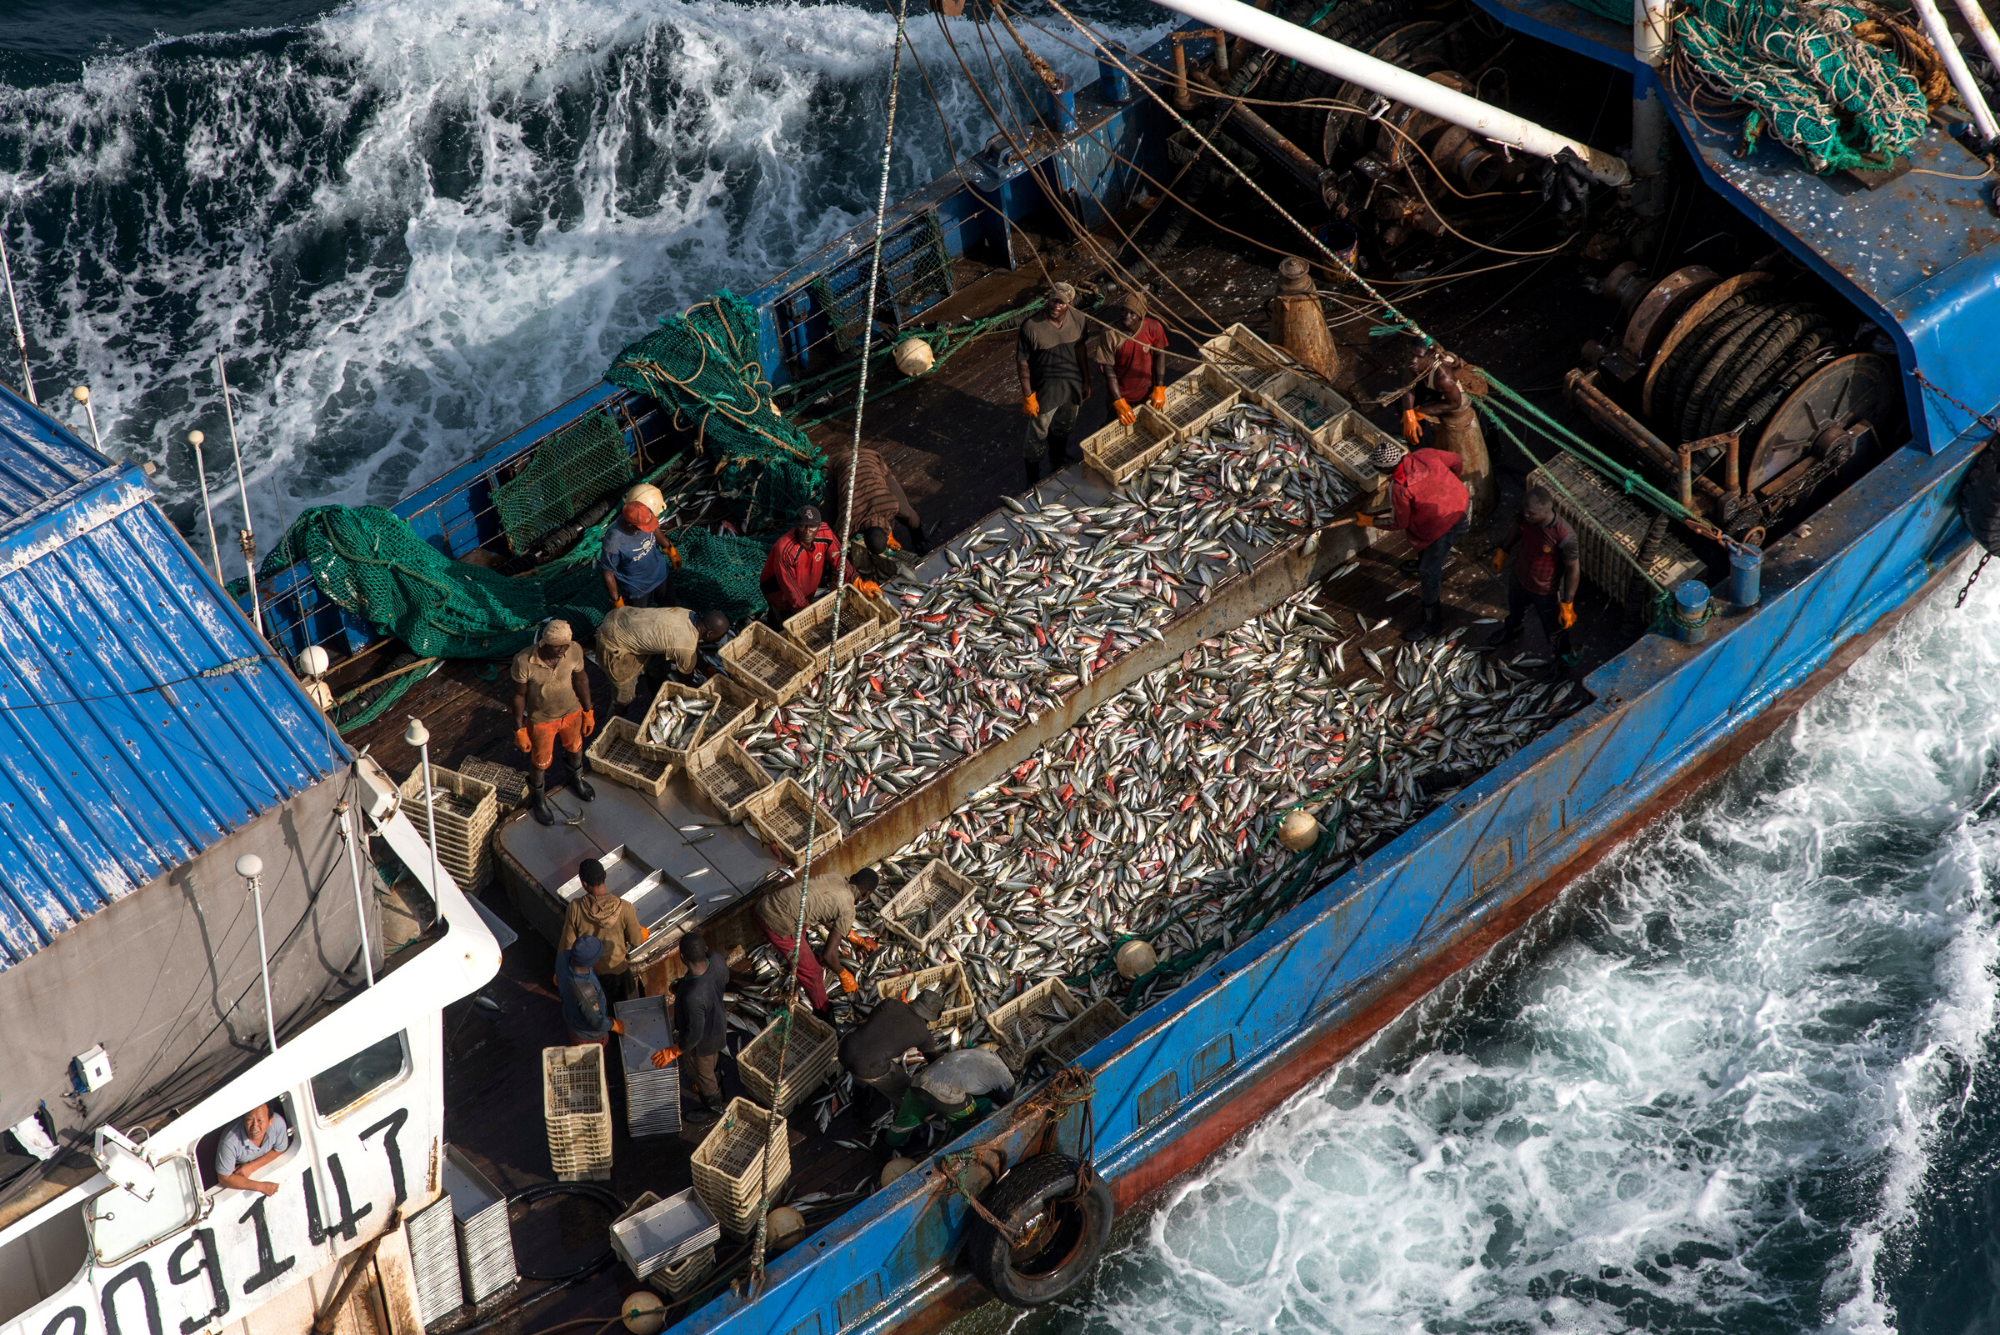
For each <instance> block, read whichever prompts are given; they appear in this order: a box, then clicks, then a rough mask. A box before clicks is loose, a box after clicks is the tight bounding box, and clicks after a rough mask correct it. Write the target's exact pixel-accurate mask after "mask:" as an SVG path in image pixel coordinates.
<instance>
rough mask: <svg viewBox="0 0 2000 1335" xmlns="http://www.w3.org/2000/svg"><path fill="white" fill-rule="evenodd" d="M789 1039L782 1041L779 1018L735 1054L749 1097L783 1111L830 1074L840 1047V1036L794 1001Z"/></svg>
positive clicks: (781, 1021) (815, 1087)
mask: <svg viewBox="0 0 2000 1335" xmlns="http://www.w3.org/2000/svg"><path fill="white" fill-rule="evenodd" d="M789 1023H790V1026H791V1035H792V1036H791V1041H790V1042H789V1043H787V1042H786V1041H785V1027H786V1024H787V1021H786V1019H785V1017H783V1016H780V1017H779V1018H777V1019H775V1020H773V1021H771V1023H770V1024H768V1025H766V1026H765V1027H764V1032H763V1033H761V1034H759V1035H757V1037H755V1038H753V1039H751V1040H750V1041H749V1042H748V1043H745V1044H744V1045H743V1050H742V1051H741V1052H739V1053H737V1054H736V1074H737V1075H738V1076H739V1077H741V1079H742V1081H743V1088H745V1089H746V1090H748V1091H750V1097H751V1098H754V1099H756V1100H757V1101H758V1102H759V1103H761V1104H763V1105H764V1106H765V1107H767V1108H776V1109H777V1110H778V1111H779V1112H780V1113H788V1112H790V1111H791V1110H792V1109H793V1108H794V1107H796V1106H797V1105H798V1102H799V1100H800V1099H802V1098H804V1097H805V1096H806V1095H808V1094H810V1093H812V1092H813V1091H814V1090H815V1089H818V1088H819V1087H820V1085H822V1084H823V1083H825V1081H826V1078H827V1077H828V1076H830V1075H832V1074H833V1063H834V1058H835V1057H836V1056H837V1055H838V1054H839V1052H840V1035H838V1034H836V1033H835V1032H834V1031H833V1026H832V1025H830V1024H828V1023H826V1022H825V1021H824V1020H822V1019H820V1018H819V1017H818V1016H816V1015H814V1014H813V1013H812V1012H811V1011H809V1010H807V1009H806V1008H805V1007H804V1006H799V1005H794V1006H793V1007H792V1012H791V1018H790V1021H789ZM781 1047H782V1048H783V1049H784V1055H785V1075H784V1078H783V1079H782V1080H780V1079H779V1078H778V1050H779V1049H780V1048H781Z"/></svg>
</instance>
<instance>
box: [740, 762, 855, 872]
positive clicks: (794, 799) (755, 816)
mask: <svg viewBox="0 0 2000 1335" xmlns="http://www.w3.org/2000/svg"><path fill="white" fill-rule="evenodd" d="M814 808H815V803H814V802H813V800H812V797H811V795H810V794H808V793H807V792H806V790H805V789H803V788H801V787H799V785H798V782H797V780H794V779H790V778H785V779H780V780H778V781H777V782H776V783H774V784H772V785H771V786H770V787H769V788H766V789H764V790H763V791H762V792H759V793H757V794H755V795H753V796H752V797H751V798H750V800H749V801H748V802H746V803H744V806H743V814H744V815H745V816H746V817H747V818H748V819H749V821H750V828H751V829H753V830H755V831H756V832H757V837H758V838H759V839H762V840H763V841H764V842H765V843H767V844H769V845H771V847H772V848H774V849H776V850H777V852H778V854H779V856H781V857H782V858H784V859H785V861H787V862H789V863H791V864H792V865H793V866H794V867H800V866H804V865H805V861H806V857H807V849H806V829H807V826H808V824H810V825H811V828H812V850H811V853H812V856H814V857H817V856H818V855H820V854H821V853H824V852H826V851H827V850H828V849H830V848H832V847H833V846H834V845H835V844H837V843H839V842H840V841H841V840H842V839H845V838H846V837H847V832H846V831H845V830H843V829H841V828H840V818H839V817H838V816H835V815H834V814H833V812H831V811H829V810H828V809H827V807H826V804H825V803H823V802H822V803H819V804H817V812H815V809H814Z"/></svg>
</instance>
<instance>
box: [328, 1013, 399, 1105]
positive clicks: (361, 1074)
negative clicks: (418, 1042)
mask: <svg viewBox="0 0 2000 1335" xmlns="http://www.w3.org/2000/svg"><path fill="white" fill-rule="evenodd" d="M409 1069H410V1054H409V1050H408V1045H407V1044H406V1043H405V1042H404V1041H403V1035H402V1034H391V1035H390V1036H389V1037H387V1038H385V1039H383V1040H382V1041H381V1042H379V1043H371V1044H369V1045H368V1046H367V1047H365V1048H363V1049H361V1051H359V1052H357V1053H355V1054H354V1055H353V1056H352V1057H349V1058H348V1059H347V1060H345V1061H342V1062H338V1063H336V1064H334V1065H332V1066H329V1067H327V1068H326V1069H325V1070H324V1071H321V1072H320V1073H319V1074H318V1075H316V1076H314V1077H313V1080H312V1091H313V1107H314V1108H315V1109H316V1110H318V1112H319V1115H320V1119H321V1120H322V1121H328V1120H331V1119H333V1118H335V1117H338V1116H339V1115H340V1114H342V1113H344V1112H346V1111H347V1110H348V1109H349V1108H352V1107H354V1106H355V1105H356V1104H358V1103H361V1102H362V1101H363V1100H365V1099H367V1098H368V1097H369V1096H370V1095H371V1094H374V1093H375V1092H376V1091H378V1090H383V1089H387V1088H388V1087H389V1086H390V1085H393V1084H395V1083H396V1082H398V1081H400V1080H401V1079H402V1078H403V1077H404V1076H405V1075H407V1074H408V1073H409Z"/></svg>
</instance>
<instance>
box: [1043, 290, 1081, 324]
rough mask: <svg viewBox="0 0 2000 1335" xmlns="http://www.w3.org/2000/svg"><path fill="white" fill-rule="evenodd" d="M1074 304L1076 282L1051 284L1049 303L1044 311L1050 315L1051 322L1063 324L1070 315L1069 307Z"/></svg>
mask: <svg viewBox="0 0 2000 1335" xmlns="http://www.w3.org/2000/svg"><path fill="white" fill-rule="evenodd" d="M1074 305H1076V284H1074V283H1050V284H1049V305H1048V309H1047V311H1045V312H1044V314H1046V315H1047V316H1048V317H1049V323H1051V324H1061V323H1062V322H1063V320H1064V318H1065V317H1066V316H1068V315H1069V308H1070V307H1072V306H1074Z"/></svg>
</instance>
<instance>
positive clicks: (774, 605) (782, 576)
mask: <svg viewBox="0 0 2000 1335" xmlns="http://www.w3.org/2000/svg"><path fill="white" fill-rule="evenodd" d="M839 554H840V539H838V538H836V537H834V535H833V530H832V529H830V528H828V527H827V526H826V521H825V519H823V518H822V517H821V515H820V512H819V507H818V506H817V505H801V506H800V507H799V516H798V522H797V523H795V524H793V526H792V527H791V528H789V529H787V530H785V532H784V533H783V534H781V535H780V536H779V538H778V540H777V541H776V542H774V543H772V544H771V554H770V555H769V556H767V557H765V558H764V573H763V574H762V575H761V576H759V577H758V581H757V582H758V587H759V588H761V589H762V590H763V591H764V601H765V602H767V603H769V604H770V605H771V619H772V620H773V621H783V620H784V619H785V618H786V617H788V616H791V615H792V614H793V613H795V612H801V611H804V610H805V609H806V608H807V607H809V606H811V605H812V601H813V599H815V598H817V597H818V596H819V590H820V586H821V585H823V584H827V583H829V582H831V583H839V582H840V581H841V580H843V579H845V578H847V577H848V574H849V572H848V569H847V563H846V562H844V561H842V560H840V559H839Z"/></svg>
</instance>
